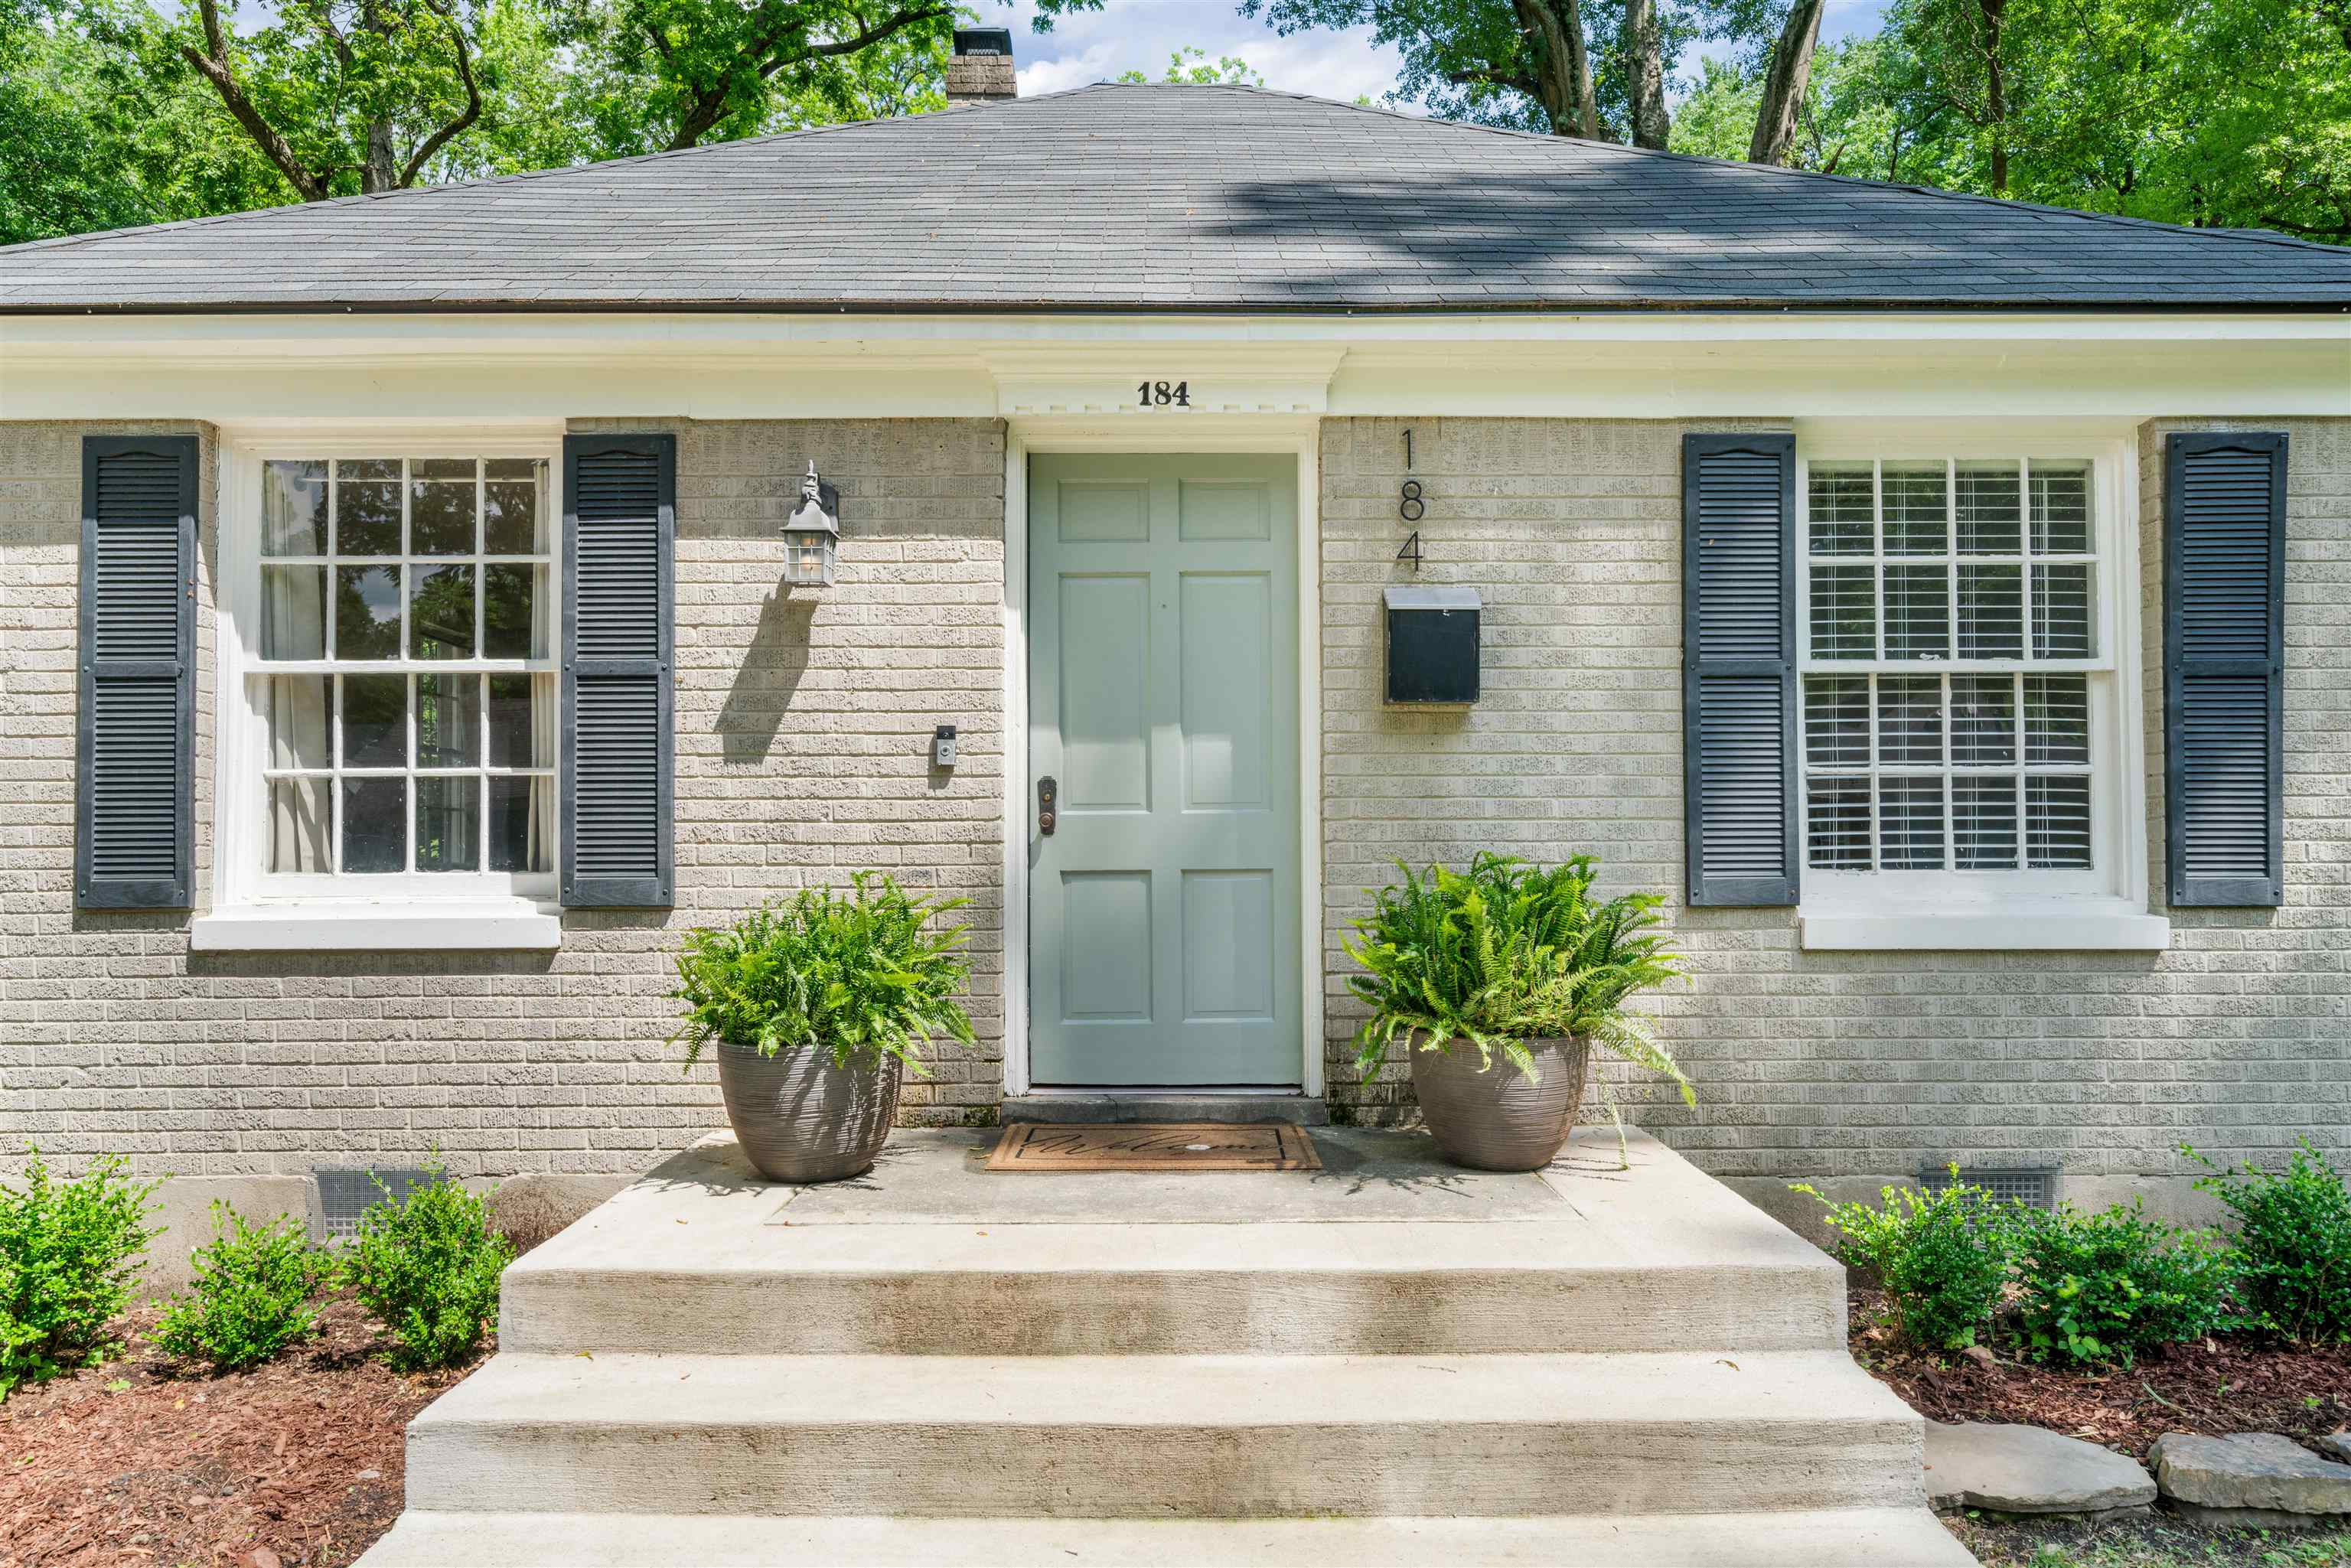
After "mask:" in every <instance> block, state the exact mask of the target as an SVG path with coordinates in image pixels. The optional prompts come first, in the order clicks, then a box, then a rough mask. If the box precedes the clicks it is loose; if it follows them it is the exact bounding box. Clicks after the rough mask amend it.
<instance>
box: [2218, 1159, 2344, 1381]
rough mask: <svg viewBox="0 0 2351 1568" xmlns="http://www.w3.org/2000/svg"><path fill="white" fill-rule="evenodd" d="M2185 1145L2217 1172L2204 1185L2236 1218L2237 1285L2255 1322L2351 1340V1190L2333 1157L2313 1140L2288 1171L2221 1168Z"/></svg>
mask: <svg viewBox="0 0 2351 1568" xmlns="http://www.w3.org/2000/svg"><path fill="white" fill-rule="evenodd" d="M2180 1153H2182V1154H2184V1155H2187V1156H2188V1157H2189V1158H2190V1159H2192V1160H2195V1161H2196V1162H2197V1163H2198V1164H2199V1165H2201V1166H2204V1168H2205V1169H2206V1170H2207V1171H2209V1172H2210V1173H2211V1174H2210V1175H2209V1176H2204V1177H2202V1178H2201V1179H2199V1181H2198V1182H2197V1183H2196V1186H2197V1188H2198V1190H2199V1191H2202V1192H2207V1193H2210V1194H2211V1195H2212V1196H2213V1197H2217V1198H2219V1199H2220V1203H2221V1205H2222V1206H2223V1207H2226V1208H2227V1209H2228V1211H2229V1214H2230V1217H2231V1218H2233V1219H2234V1220H2235V1221H2236V1225H2237V1234H2236V1236H2235V1238H2234V1241H2235V1247H2236V1261H2237V1293H2238V1297H2239V1299H2240V1301H2241V1302H2242V1303H2243V1305H2244V1307H2245V1309H2246V1312H2247V1314H2248V1316H2249V1317H2250V1319H2251V1320H2252V1326H2256V1327H2259V1328H2262V1329H2265V1330H2267V1331H2268V1332H2270V1333H2277V1334H2283V1335H2284V1336H2285V1337H2286V1338H2288V1339H2293V1340H2302V1341H2308V1342H2315V1341H2324V1340H2351V1191H2346V1188H2345V1186H2344V1182H2343V1177H2342V1176H2341V1175H2340V1174H2339V1173H2338V1172H2337V1171H2336V1170H2335V1167H2334V1166H2331V1165H2329V1164H2328V1163H2327V1162H2326V1157H2325V1155H2321V1154H2320V1153H2319V1152H2318V1151H2317V1150H2316V1149H2315V1148H2314V1147H2312V1146H2311V1145H2310V1144H2309V1142H2308V1141H2307V1140H2304V1141H2303V1142H2302V1143H2301V1144H2300V1145H2299V1146H2297V1147H2296V1148H2295V1149H2294V1157H2293V1159H2292V1160H2291V1161H2290V1162H2289V1163H2288V1164H2287V1166H2286V1168H2285V1169H2284V1170H2283V1171H2270V1170H2265V1169H2263V1168H2262V1166H2257V1165H2253V1164H2252V1163H2251V1162H2248V1163H2247V1164H2246V1165H2245V1166H2244V1168H2243V1169H2242V1170H2241V1171H2235V1170H2221V1169H2220V1168H2219V1167H2217V1166H2214V1165H2213V1164H2212V1163H2211V1162H2210V1160H2207V1159H2205V1158H2204V1157H2203V1156H2202V1155H2199V1154H2197V1152H2196V1151H2195V1150H2193V1149H2191V1148H2188V1147H2187V1146H2185V1145H2182V1146H2181V1149H2180Z"/></svg>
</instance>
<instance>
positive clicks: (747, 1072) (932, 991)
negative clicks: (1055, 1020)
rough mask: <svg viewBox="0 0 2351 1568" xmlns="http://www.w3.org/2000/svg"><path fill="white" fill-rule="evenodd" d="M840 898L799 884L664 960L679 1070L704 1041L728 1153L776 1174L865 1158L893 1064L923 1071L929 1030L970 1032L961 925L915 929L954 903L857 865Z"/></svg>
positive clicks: (855, 1165) (834, 1168) (883, 1122)
mask: <svg viewBox="0 0 2351 1568" xmlns="http://www.w3.org/2000/svg"><path fill="white" fill-rule="evenodd" d="M851 880H852V889H851V891H850V892H849V894H846V895H842V894H835V893H834V892H833V890H832V889H831V888H808V889H803V890H802V891H801V892H800V893H799V894H798V895H797V896H796V897H794V898H792V899H791V900H790V901H789V902H777V901H772V900H771V901H770V902H768V903H767V904H761V905H760V906H759V907H758V908H757V909H754V910H752V911H750V912H749V913H748V914H747V915H743V916H742V917H741V918H740V919H738V920H737V921H736V922H735V923H734V924H733V925H725V926H719V927H716V928H712V927H704V928H700V929H696V930H694V931H690V932H688V933H687V934H686V938H685V950H684V952H683V953H681V954H679V955H678V960H677V974H678V988H677V989H676V990H674V991H673V992H671V993H670V994H671V995H672V996H674V997H676V998H679V999H680V1000H682V1001H683V1002H684V1004H685V1022H684V1024H683V1025H682V1026H680V1028H679V1030H678V1031H677V1033H676V1034H674V1035H672V1036H671V1037H670V1038H671V1040H673V1041H675V1040H684V1042H685V1064H686V1066H687V1068H688V1069H691V1068H692V1067H693V1066H694V1064H695V1061H697V1060H699V1059H700V1057H701V1055H702V1052H703V1051H704V1050H705V1048H709V1049H712V1050H714V1051H716V1052H717V1056H718V1087H719V1092H720V1093H721V1094H722V1095H723V1096H724V1097H725V1099H726V1119H727V1121H728V1122H729V1123H731V1124H733V1125H734V1128H735V1136H736V1137H737V1140H738V1141H739V1142H740V1143H741V1144H742V1145H743V1152H744V1154H745V1155H747V1156H748V1157H749V1159H750V1161H751V1163H752V1164H753V1165H754V1166H758V1169H759V1171H760V1172H761V1173H762V1174H763V1175H765V1176H770V1177H773V1178H774V1179H775V1180H777V1181H789V1182H819V1181H838V1180H840V1179H841V1178H842V1177H845V1176H861V1175H862V1174H864V1173H865V1172H866V1171H868V1170H871V1169H872V1167H873V1162H874V1160H875V1159H876V1158H877V1157H878V1156H879V1155H881V1153H882V1145H883V1141H884V1140H886V1139H887V1138H888V1137H889V1135H890V1126H891V1123H892V1121H893V1118H894V1117H895V1116H896V1114H897V1110H898V1089H899V1085H900V1083H901V1082H903V1081H904V1074H905V1073H906V1072H908V1071H912V1072H914V1073H915V1074H916V1075H918V1076H923V1075H926V1074H927V1071H928V1070H927V1069H926V1068H925V1066H924V1065H923V1060H922V1053H923V1051H925V1049H927V1047H928V1045H929V1043H930V1040H931V1039H932V1037H933V1036H935V1035H940V1034H946V1035H952V1036H953V1037H955V1038H956V1040H961V1041H962V1042H963V1043H964V1044H966V1045H969V1044H971V1043H972V1032H971V1019H970V1017H969V1016H968V1015H967V1013H965V1011H964V1009H963V1008H962V1006H961V1005H960V1004H959V1003H957V1002H956V999H955V998H956V993H957V992H959V991H960V990H962V989H963V986H964V982H965V981H966V980H967V979H968V978H969V977H970V974H971V966H970V965H969V964H968V963H967V961H966V960H965V958H964V956H963V953H962V948H963V945H964V940H965V932H966V930H967V927H965V926H962V925H953V926H947V927H946V928H944V929H933V928H931V922H932V920H933V918H934V917H935V916H937V915H943V914H945V913H946V912H947V911H949V910H952V909H955V908H957V907H959V906H960V905H962V904H964V903H966V902H967V901H966V900H964V899H960V898H957V899H925V898H917V897H912V896H910V895H909V894H906V892H905V891H904V889H902V888H900V887H899V885H898V884H897V883H895V882H893V881H892V880H891V879H890V878H889V877H887V876H884V875H882V874H880V873H875V872H860V873H857V875H856V876H855V877H853V878H852V879H851Z"/></svg>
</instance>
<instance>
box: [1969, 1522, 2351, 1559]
mask: <svg viewBox="0 0 2351 1568" xmlns="http://www.w3.org/2000/svg"><path fill="white" fill-rule="evenodd" d="M1947 1522H1948V1523H1949V1525H1950V1528H1951V1533H1952V1534H1954V1535H1956V1536H1958V1537H1959V1541H1960V1542H1961V1543H1962V1544H1964V1545H1965V1546H1966V1547H1967V1549H1968V1550H1969V1551H1970V1552H1974V1553H1975V1554H1976V1559H1977V1561H1978V1562H1980V1563H1982V1564H1983V1568H2351V1533H2346V1532H2343V1531H2316V1532H2313V1533H2309V1534H2300V1533H2296V1532H2294V1531H2278V1530H2202V1529H2199V1528H2197V1527H2195V1526H2192V1525H2187V1524H2182V1523H2180V1522H2179V1521H2177V1520H2173V1519H2168V1518H2165V1517H2163V1516H2161V1515H2159V1514H2158V1515H2150V1516H2143V1517H2140V1518H2137V1519H2121V1520H2113V1521H2104V1522H2094V1523H2083V1522H2080V1521H2058V1520H2051V1521H2043V1522H2028V1521H1994V1520H1991V1519H1986V1518H1983V1517H1981V1516H1980V1515H1977V1514H1972V1513H1970V1514H1969V1515H1966V1516H1964V1517H1962V1518H1958V1519H1953V1520H1950V1521H1947Z"/></svg>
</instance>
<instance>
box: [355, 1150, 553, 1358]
mask: <svg viewBox="0 0 2351 1568" xmlns="http://www.w3.org/2000/svg"><path fill="white" fill-rule="evenodd" d="M424 1169H425V1172H426V1174H427V1176H429V1177H430V1180H429V1181H428V1182H427V1183H426V1184H425V1185H424V1186H419V1187H416V1188H414V1189H413V1190H412V1191H411V1192H410V1193H409V1194H408V1196H407V1197H405V1198H395V1197H392V1192H391V1190H390V1189H389V1188H387V1187H385V1186H384V1185H383V1184H382V1182H381V1181H378V1182H377V1183H376V1187H377V1190H378V1191H380V1192H381V1193H382V1194H383V1197H382V1198H381V1201H379V1202H377V1203H374V1204H371V1205H370V1206H369V1207H368V1211H367V1212H366V1213H365V1214H363V1215H361V1216H360V1228H359V1235H358V1236H357V1238H356V1239H354V1240H353V1242H352V1244H351V1249H350V1254H349V1255H348V1257H347V1258H346V1259H345V1260H344V1263H343V1275H344V1278H345V1279H346V1280H348V1281H350V1285H351V1287H352V1288H353V1290H354V1291H357V1292H358V1295H359V1299H360V1303H361V1304H362V1305H363V1306H365V1307H366V1308H367V1310H368V1311H369V1312H373V1313H374V1314H375V1315H376V1317H377V1319H378V1320H379V1321H381V1322H382V1324H383V1326H384V1331H385V1333H389V1334H390V1335H391V1336H392V1356H391V1360H392V1365H394V1366H396V1367H398V1368H400V1369H401V1370H402V1371H403V1372H406V1371H414V1370H416V1369H418V1368H420V1367H428V1366H452V1365H455V1364H457V1363H458V1362H461V1361H464V1360H465V1359H466V1358H467V1357H469V1356H471V1355H472V1354H474V1353H475V1351H476V1350H478V1349H479V1348H480V1347H481V1343H482V1335H483V1333H485V1332H486V1329H487V1328H488V1326H489V1324H490V1322H492V1321H493V1320H494V1319H495V1318H496V1315H497V1310H498V1275H499V1274H500V1273H501V1272H502V1271H503V1270H505V1268H506V1266H507V1264H508V1263H510V1262H512V1261H513V1260H514V1248H513V1246H512V1245H511V1244H509V1243H508V1242H507V1239H506V1238H505V1237H503V1236H500V1235H498V1234H497V1233H496V1231H495V1230H494V1229H492V1228H491V1226H490V1213H489V1206H488V1205H487V1204H486V1203H484V1202H483V1201H482V1199H481V1198H480V1197H477V1196H475V1194H473V1193H470V1192H467V1191H466V1190H465V1188H464V1187H462V1186H458V1185H457V1184H456V1183H455V1182H453V1181H450V1180H448V1179H447V1176H446V1171H445V1167H444V1166H443V1165H442V1163H441V1162H440V1161H439V1160H438V1159H437V1158H436V1159H433V1160H428V1161H426V1162H425V1166H424Z"/></svg>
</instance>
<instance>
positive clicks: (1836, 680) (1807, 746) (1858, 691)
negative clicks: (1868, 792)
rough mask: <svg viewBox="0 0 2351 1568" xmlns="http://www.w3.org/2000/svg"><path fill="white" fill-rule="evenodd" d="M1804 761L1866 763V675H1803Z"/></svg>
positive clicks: (1823, 764) (1837, 764)
mask: <svg viewBox="0 0 2351 1568" xmlns="http://www.w3.org/2000/svg"><path fill="white" fill-rule="evenodd" d="M1804 760H1805V761H1806V762H1808V763H1810V764H1812V766H1813V767H1815V768H1866V767H1868V766H1869V677H1868V676H1867V675H1806V676H1805V677H1804Z"/></svg>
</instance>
